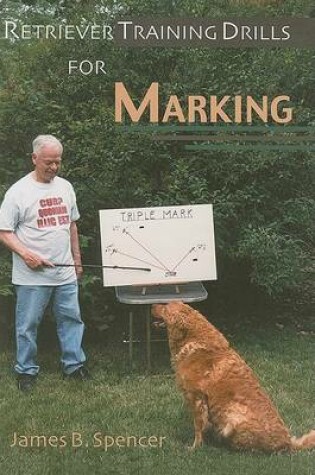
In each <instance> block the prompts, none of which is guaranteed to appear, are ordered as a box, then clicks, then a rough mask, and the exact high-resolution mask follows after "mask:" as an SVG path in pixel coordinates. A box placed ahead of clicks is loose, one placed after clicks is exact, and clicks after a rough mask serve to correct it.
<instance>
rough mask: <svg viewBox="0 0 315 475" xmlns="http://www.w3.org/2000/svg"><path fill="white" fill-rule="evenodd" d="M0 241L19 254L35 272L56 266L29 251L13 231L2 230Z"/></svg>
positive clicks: (0, 231)
mask: <svg viewBox="0 0 315 475" xmlns="http://www.w3.org/2000/svg"><path fill="white" fill-rule="evenodd" d="M0 241H1V242H3V244H4V245H5V246H7V247H8V248H9V249H10V250H11V251H12V252H15V253H16V254H18V255H19V256H20V257H21V258H22V259H23V260H24V262H25V264H26V265H27V266H28V267H30V268H31V269H33V270H36V269H38V270H39V269H42V268H43V267H54V264H53V263H52V262H50V261H49V260H48V259H44V258H43V257H41V256H39V255H38V254H35V253H34V252H32V251H30V250H29V249H27V248H26V247H25V246H24V244H22V243H21V241H20V240H19V239H18V238H17V237H16V235H15V234H14V233H13V232H12V231H4V230H0Z"/></svg>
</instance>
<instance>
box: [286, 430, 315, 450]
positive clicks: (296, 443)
mask: <svg viewBox="0 0 315 475" xmlns="http://www.w3.org/2000/svg"><path fill="white" fill-rule="evenodd" d="M291 444H292V445H291V447H292V449H293V450H307V449H315V430H311V431H310V432H309V433H308V434H305V435H302V437H299V438H297V437H292V438H291Z"/></svg>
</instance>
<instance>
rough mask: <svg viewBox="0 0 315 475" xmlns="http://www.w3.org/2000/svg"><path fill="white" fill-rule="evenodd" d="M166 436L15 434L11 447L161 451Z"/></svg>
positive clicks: (79, 433)
mask: <svg viewBox="0 0 315 475" xmlns="http://www.w3.org/2000/svg"><path fill="white" fill-rule="evenodd" d="M165 439H166V437H165V436H159V435H126V434H125V435H112V434H105V433H103V432H101V431H97V432H94V433H93V434H91V435H89V434H84V433H83V432H75V431H73V432H70V433H68V434H62V435H54V434H48V435H47V434H19V433H18V432H13V434H12V436H11V439H10V442H9V445H10V447H11V448H15V447H20V448H24V449H28V448H53V449H54V448H64V447H72V448H87V447H92V448H96V449H102V450H104V451H105V452H107V451H108V450H110V449H112V448H115V447H118V448H127V449H132V448H146V449H161V448H163V446H164V444H165Z"/></svg>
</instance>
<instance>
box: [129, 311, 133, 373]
mask: <svg viewBox="0 0 315 475" xmlns="http://www.w3.org/2000/svg"><path fill="white" fill-rule="evenodd" d="M128 346H129V365H130V369H131V370H132V369H133V313H132V312H131V311H130V312H129V345H128Z"/></svg>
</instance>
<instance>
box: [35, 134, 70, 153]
mask: <svg viewBox="0 0 315 475" xmlns="http://www.w3.org/2000/svg"><path fill="white" fill-rule="evenodd" d="M45 145H57V146H58V147H59V148H60V149H61V151H62V150H63V146H62V144H61V142H60V140H58V139H57V138H56V137H55V136H54V135H38V136H37V137H36V138H35V139H34V140H33V153H37V152H38V151H39V150H40V149H41V148H43V147H44V146H45Z"/></svg>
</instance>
